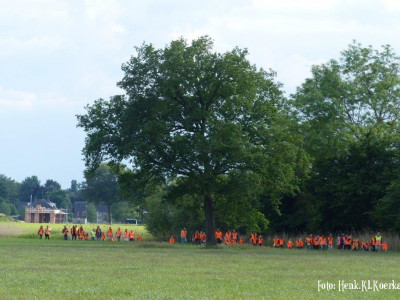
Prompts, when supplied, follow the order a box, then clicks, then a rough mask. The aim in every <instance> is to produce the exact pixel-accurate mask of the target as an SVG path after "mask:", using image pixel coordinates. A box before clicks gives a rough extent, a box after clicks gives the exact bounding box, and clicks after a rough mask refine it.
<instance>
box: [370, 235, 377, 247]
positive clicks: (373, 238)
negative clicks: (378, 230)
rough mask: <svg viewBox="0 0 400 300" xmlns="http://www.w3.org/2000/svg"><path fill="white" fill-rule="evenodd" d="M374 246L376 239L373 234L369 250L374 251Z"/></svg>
mask: <svg viewBox="0 0 400 300" xmlns="http://www.w3.org/2000/svg"><path fill="white" fill-rule="evenodd" d="M375 246H376V240H375V237H374V236H373V237H372V238H371V247H370V250H371V251H375Z"/></svg>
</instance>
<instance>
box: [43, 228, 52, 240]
mask: <svg viewBox="0 0 400 300" xmlns="http://www.w3.org/2000/svg"><path fill="white" fill-rule="evenodd" d="M50 230H51V229H50V228H49V226H46V229H45V230H44V239H45V240H49V239H50Z"/></svg>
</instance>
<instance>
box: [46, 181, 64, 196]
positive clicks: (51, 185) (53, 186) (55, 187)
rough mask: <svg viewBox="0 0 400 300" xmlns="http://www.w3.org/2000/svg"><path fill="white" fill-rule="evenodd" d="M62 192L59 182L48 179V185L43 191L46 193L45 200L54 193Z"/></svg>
mask: <svg viewBox="0 0 400 300" xmlns="http://www.w3.org/2000/svg"><path fill="white" fill-rule="evenodd" d="M59 190H61V184H59V183H58V182H57V181H55V180H52V179H47V180H46V183H45V184H44V187H43V191H44V198H49V195H50V194H51V193H52V192H54V191H59Z"/></svg>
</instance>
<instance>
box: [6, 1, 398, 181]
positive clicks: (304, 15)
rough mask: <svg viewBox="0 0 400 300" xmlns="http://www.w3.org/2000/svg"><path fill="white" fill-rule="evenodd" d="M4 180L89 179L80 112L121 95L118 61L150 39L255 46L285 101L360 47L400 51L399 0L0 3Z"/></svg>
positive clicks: (220, 47) (219, 47) (255, 56)
mask: <svg viewBox="0 0 400 300" xmlns="http://www.w3.org/2000/svg"><path fill="white" fill-rule="evenodd" d="M0 4H1V6H0V7H1V8H0V174H3V175H5V176H7V177H9V178H12V179H14V180H16V181H18V182H22V181H23V180H24V179H25V178H26V177H28V176H33V175H36V176H38V178H39V180H40V181H41V183H42V184H44V183H45V182H46V180H47V179H52V180H55V181H57V182H59V183H60V184H61V186H62V188H64V189H66V188H69V187H70V184H71V180H77V181H78V182H82V181H84V177H83V171H84V169H85V164H84V161H83V156H82V149H83V147H84V141H85V133H84V132H83V130H82V129H81V128H77V127H76V125H77V120H76V115H77V114H84V113H85V109H84V107H85V106H86V105H88V104H89V105H90V104H92V103H93V102H94V101H95V100H96V99H99V98H104V99H107V98H109V97H110V96H112V95H116V94H122V93H123V91H122V90H120V89H119V88H118V87H117V86H116V83H117V82H118V81H119V80H121V79H122V77H123V72H122V71H121V65H122V64H123V63H125V62H127V61H128V60H129V58H130V57H131V56H132V55H134V54H135V50H134V47H135V46H140V45H141V44H142V43H143V42H146V43H152V44H153V45H154V46H155V47H157V48H163V47H164V46H165V45H167V44H168V43H170V42H171V41H172V40H174V39H177V38H180V37H183V38H185V39H187V40H188V41H191V40H192V39H195V38H198V37H199V36H202V35H208V36H210V37H211V38H212V39H213V40H214V45H215V48H214V49H215V51H217V52H224V51H228V50H231V49H232V48H234V47H236V46H238V47H240V48H247V49H248V51H249V53H250V54H249V56H248V59H249V60H250V61H251V62H252V63H253V64H255V65H256V66H257V67H259V68H264V69H272V70H274V71H276V72H277V81H279V82H281V83H282V84H283V90H284V91H285V93H286V95H288V96H289V95H290V94H291V93H293V92H295V90H296V87H297V86H299V85H301V84H302V83H303V82H304V80H305V79H306V78H308V77H310V69H311V66H312V65H316V64H322V63H324V62H327V61H328V60H330V59H338V58H339V57H340V52H341V51H343V50H345V49H346V48H347V47H348V45H349V44H351V43H352V41H353V40H357V42H360V43H361V44H362V45H363V46H367V45H372V46H373V47H374V48H375V49H380V47H381V46H382V45H386V44H390V45H391V46H392V47H393V49H394V51H395V52H396V53H397V54H398V55H400V1H397V0H347V1H346V0H324V1H321V0H279V1H277V0H252V1H251V0H250V1H246V0H240V1H239V0H229V1H227V0H220V1H216V0H212V1H209V0H203V1H201V2H200V1H187V0H185V1H180V0H179V1H178V0H177V1H171V0H159V1H153V0H142V1H136V0H132V1H126V0H125V1H123V0H91V1H89V0H87V1H84V0H81V1H78V0H76V1H75V0H0Z"/></svg>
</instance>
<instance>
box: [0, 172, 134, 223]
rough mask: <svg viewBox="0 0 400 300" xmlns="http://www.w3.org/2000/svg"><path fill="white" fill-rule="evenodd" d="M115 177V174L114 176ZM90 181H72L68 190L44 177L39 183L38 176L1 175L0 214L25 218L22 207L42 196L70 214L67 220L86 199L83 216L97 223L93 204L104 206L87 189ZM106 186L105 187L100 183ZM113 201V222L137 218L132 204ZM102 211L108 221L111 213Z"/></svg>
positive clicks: (99, 199) (124, 201)
mask: <svg viewBox="0 0 400 300" xmlns="http://www.w3.org/2000/svg"><path fill="white" fill-rule="evenodd" d="M114 176H115V175H114ZM90 186H91V185H90V181H88V180H87V181H84V182H82V183H78V182H77V181H76V180H72V181H71V186H70V188H68V189H62V188H61V185H60V184H59V183H58V182H57V181H55V180H52V179H48V180H46V182H45V183H44V184H42V183H41V182H40V180H39V179H38V177H37V176H30V177H26V178H25V179H24V180H23V181H22V182H17V181H15V180H13V179H11V178H9V177H7V176H5V175H2V174H0V213H3V214H5V215H7V216H19V219H21V220H24V218H25V207H26V205H27V204H28V203H29V202H30V201H32V202H34V201H36V200H40V199H45V200H49V201H50V202H53V203H55V205H56V207H57V208H62V209H66V210H67V212H68V213H69V214H70V215H69V217H70V220H72V218H74V217H75V216H76V213H77V212H76V211H75V202H77V201H86V202H87V205H86V208H85V211H84V217H87V219H88V221H89V222H93V223H95V222H97V214H98V211H97V209H96V206H106V207H107V202H104V201H103V200H104V197H103V198H102V197H98V198H97V197H96V195H95V194H94V193H95V192H94V191H93V190H90V189H89V187H90ZM104 188H107V186H105V187H104V186H103V190H101V191H103V192H104ZM119 199H120V201H119V202H116V201H115V199H114V198H113V199H112V203H110V205H109V207H108V208H109V212H111V211H112V212H113V214H112V218H113V219H114V221H117V222H122V221H125V220H126V219H129V218H135V217H137V211H136V210H134V209H133V208H132V204H131V203H129V202H128V201H127V200H125V199H124V198H122V197H120V198H119ZM103 213H105V218H104V219H105V221H107V222H109V221H110V214H108V211H105V212H103Z"/></svg>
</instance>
